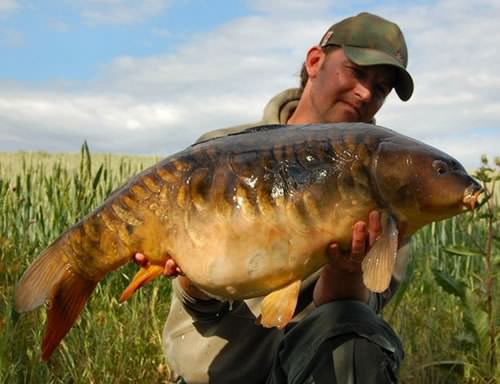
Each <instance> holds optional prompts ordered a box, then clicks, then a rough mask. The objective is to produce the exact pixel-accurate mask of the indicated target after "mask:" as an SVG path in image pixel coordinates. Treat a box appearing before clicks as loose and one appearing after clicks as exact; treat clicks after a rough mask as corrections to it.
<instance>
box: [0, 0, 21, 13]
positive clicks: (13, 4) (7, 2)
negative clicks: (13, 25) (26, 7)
mask: <svg viewBox="0 0 500 384" xmlns="http://www.w3.org/2000/svg"><path fill="white" fill-rule="evenodd" d="M18 7H19V4H18V3H17V1H16V0H0V14H2V13H4V12H10V11H13V10H15V9H17V8H18Z"/></svg>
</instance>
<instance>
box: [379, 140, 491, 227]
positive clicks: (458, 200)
mask: <svg viewBox="0 0 500 384" xmlns="http://www.w3.org/2000/svg"><path fill="white" fill-rule="evenodd" d="M374 166H375V168H376V169H375V171H374V174H375V178H376V180H375V183H376V185H377V187H378V192H379V194H380V199H381V200H382V201H383V204H384V205H386V206H388V207H389V209H390V210H391V211H392V212H393V213H395V214H396V217H397V218H398V220H400V221H404V222H405V224H406V227H407V232H408V234H410V233H412V232H414V231H416V230H417V229H419V228H420V227H422V226H424V225H426V224H429V223H431V222H434V221H439V220H443V219H446V218H449V217H452V216H455V215H457V214H460V213H462V212H465V211H467V210H472V209H474V208H475V206H476V203H477V200H478V197H479V195H480V194H481V192H482V187H481V185H480V184H479V183H478V182H477V181H476V180H474V179H473V178H472V177H471V176H470V175H469V174H468V173H467V171H466V170H465V169H464V167H463V166H462V165H461V164H460V163H459V162H458V161H457V160H456V159H454V158H453V157H451V156H449V155H448V154H446V153H444V152H442V151H440V150H438V149H436V148H434V147H431V146H428V145H426V144H423V143H420V142H418V141H416V140H413V139H409V138H406V137H404V136H403V137H402V138H399V137H398V138H396V139H395V140H393V141H388V142H383V143H381V144H380V146H379V148H378V151H377V155H376V159H375V162H374Z"/></svg>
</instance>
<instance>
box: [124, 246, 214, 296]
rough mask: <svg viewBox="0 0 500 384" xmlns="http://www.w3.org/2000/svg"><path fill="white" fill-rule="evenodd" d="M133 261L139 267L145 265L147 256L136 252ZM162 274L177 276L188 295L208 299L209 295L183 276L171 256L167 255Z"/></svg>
mask: <svg viewBox="0 0 500 384" xmlns="http://www.w3.org/2000/svg"><path fill="white" fill-rule="evenodd" d="M134 262H135V263H136V264H138V265H140V266H141V267H147V265H148V264H149V261H148V259H147V257H146V256H145V255H143V254H142V253H136V254H135V255H134ZM163 275H165V276H167V277H177V279H178V281H179V284H180V286H181V287H182V289H184V291H185V292H186V293H187V294H188V295H190V296H192V297H194V298H196V299H200V300H209V299H210V297H209V296H207V295H206V294H205V293H203V292H202V291H200V290H199V289H198V288H196V286H194V285H193V283H191V280H189V279H188V278H187V277H186V276H184V273H182V270H181V269H180V267H179V266H178V265H177V263H176V262H175V260H174V259H172V258H171V257H168V258H167V261H165V267H164V268H163Z"/></svg>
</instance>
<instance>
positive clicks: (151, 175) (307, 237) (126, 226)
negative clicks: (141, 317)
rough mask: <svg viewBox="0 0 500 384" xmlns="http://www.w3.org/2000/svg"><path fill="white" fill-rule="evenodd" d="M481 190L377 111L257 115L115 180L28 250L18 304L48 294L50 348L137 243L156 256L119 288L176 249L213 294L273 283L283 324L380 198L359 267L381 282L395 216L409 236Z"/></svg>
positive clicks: (270, 313)
mask: <svg viewBox="0 0 500 384" xmlns="http://www.w3.org/2000/svg"><path fill="white" fill-rule="evenodd" d="M480 191H481V187H480V185H479V184H478V183H477V182H476V181H474V180H473V179H472V178H471V177H470V176H468V175H467V172H466V171H465V170H464V168H463V167H462V166H461V165H460V164H459V163H458V162H457V161H456V160H454V159H453V158H451V157H450V156H448V155H447V154H445V153H443V152H441V151H439V150H437V149H435V148H433V147H430V146H428V145H425V144H423V143H421V142H419V141H416V140H414V139H411V138H409V137H406V136H403V135H400V134H398V133H396V132H394V131H392V130H389V129H385V128H382V127H378V126H375V125H369V124H362V123H358V124H333V125H332V124H330V125H309V126H264V127H260V128H255V129H252V130H249V131H245V132H242V133H238V134H233V135H229V136H226V137H222V138H217V139H212V140H208V141H206V142H201V143H198V144H195V145H193V146H190V147H188V148H187V149H185V150H183V151H181V152H179V153H176V154H174V155H172V156H170V157H168V158H166V159H164V160H163V161H160V162H159V163H158V164H156V165H154V166H152V167H151V168H149V169H147V170H145V171H143V172H141V173H140V174H138V175H137V176H135V177H133V178H132V179H131V180H130V181H128V182H127V183H126V184H125V185H124V186H122V187H121V188H119V189H117V190H116V191H114V192H113V193H112V194H111V195H110V196H109V197H108V198H107V200H106V201H105V202H104V203H103V204H102V205H101V206H100V207H99V208H97V209H96V210H95V211H93V212H92V213H90V214H89V215H88V216H86V217H85V218H83V219H82V220H81V221H80V222H78V223H77V224H75V225H74V226H72V227H71V228H69V229H68V230H67V231H66V232H64V233H63V234H62V235H61V236H60V237H59V238H58V239H56V240H55V241H54V243H53V244H52V245H50V246H49V247H48V248H47V249H46V250H45V251H43V252H42V253H41V255H40V256H39V257H38V258H37V259H36V260H35V261H34V262H33V264H32V265H31V266H30V267H29V268H28V270H27V271H26V272H25V273H24V275H23V276H22V278H21V280H20V281H19V283H18V286H17V290H16V308H17V310H18V311H21V312H22V311H29V310H32V309H34V308H36V307H38V306H39V305H41V304H42V303H44V302H46V301H47V302H48V320H47V328H46V332H45V336H44V340H43V343H42V350H43V353H42V357H43V359H48V358H49V356H50V354H51V353H52V351H53V350H54V348H55V347H56V346H57V345H58V344H59V342H60V341H61V339H62V338H63V337H64V335H65V334H66V333H67V332H68V330H69V329H70V328H71V326H72V324H73V323H74V321H75V320H76V318H77V317H78V314H79V313H80V311H81V309H82V307H83V306H84V305H85V302H86V301H87V299H88V297H89V295H90V294H91V292H92V290H93V289H94V288H95V286H96V284H97V283H98V282H99V281H100V280H101V279H102V278H103V276H104V275H105V274H106V273H108V272H111V271H113V270H115V269H117V268H118V267H120V266H122V265H124V264H126V263H128V262H131V261H132V258H133V255H134V254H135V253H136V252H141V253H143V254H145V255H147V257H148V259H149V261H150V264H149V265H148V266H147V267H143V268H142V269H141V270H139V272H138V273H137V275H136V276H135V278H134V279H133V281H132V283H131V284H130V286H129V288H128V289H127V290H126V291H125V293H124V294H123V296H122V299H126V298H127V297H128V296H129V295H130V294H131V293H132V292H133V291H134V290H135V289H136V288H138V287H139V286H140V285H142V284H143V283H145V282H147V281H149V280H151V279H152V278H154V277H156V276H158V275H160V274H161V270H162V267H163V265H164V264H165V261H166V259H167V258H168V257H172V258H173V259H174V260H175V262H176V263H177V264H178V265H179V267H180V268H181V269H182V271H183V273H184V274H185V275H186V276H187V277H188V278H189V279H190V280H191V281H192V282H193V283H194V284H195V285H196V286H197V287H198V288H200V289H201V290H203V291H204V292H206V293H208V294H209V295H211V296H213V297H217V298H222V299H226V300H237V299H243V298H249V297H257V296H265V295H267V296H266V298H265V299H264V300H263V304H262V310H261V312H262V314H261V321H262V324H263V325H265V326H268V327H271V326H278V327H282V326H284V325H285V324H286V323H287V322H288V321H289V319H290V318H291V317H292V314H293V310H294V307H295V304H296V300H297V295H298V292H299V286H300V281H301V280H303V279H304V278H305V277H307V276H308V275H310V274H312V273H313V272H314V271H316V270H318V269H319V268H320V267H321V266H323V265H324V264H325V263H326V262H327V258H326V255H325V253H326V248H327V245H328V244H329V243H330V242H332V241H336V242H338V243H339V244H340V245H341V247H343V248H346V249H347V248H349V245H350V243H351V234H352V226H353V223H355V222H356V221H359V220H366V219H367V217H368V214H369V212H370V211H371V210H374V209H377V210H379V211H381V212H382V213H383V215H382V217H383V218H384V219H383V223H382V224H383V225H382V227H383V233H382V235H381V236H380V238H379V239H378V240H377V241H376V242H375V244H374V246H373V247H372V248H371V250H370V252H369V253H368V255H367V256H366V257H365V259H364V261H363V265H362V267H363V273H364V281H365V284H366V286H367V287H368V288H369V289H371V290H373V291H383V290H384V289H386V288H387V286H388V285H389V281H390V278H391V274H392V271H393V266H394V262H395V257H396V252H397V243H398V242H397V238H398V227H399V228H404V231H405V233H404V236H409V235H411V234H412V233H414V232H415V231H416V230H417V229H419V228H421V227H422V226H424V225H426V224H428V223H431V222H433V221H437V220H441V219H445V218H448V217H451V216H454V215H456V214H459V213H461V212H463V211H465V210H467V209H472V208H474V205H475V203H476V200H477V197H478V195H479V193H480ZM400 235H401V234H400Z"/></svg>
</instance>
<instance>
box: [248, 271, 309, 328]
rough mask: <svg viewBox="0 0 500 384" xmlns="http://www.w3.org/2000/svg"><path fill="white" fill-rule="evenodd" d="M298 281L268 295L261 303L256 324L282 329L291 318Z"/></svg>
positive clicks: (297, 295) (297, 293)
mask: <svg viewBox="0 0 500 384" xmlns="http://www.w3.org/2000/svg"><path fill="white" fill-rule="evenodd" d="M299 290H300V280H296V281H294V282H292V283H291V284H289V285H287V286H286V287H284V288H281V289H279V290H277V291H274V292H271V293H270V294H268V295H267V296H266V297H264V299H263V300H262V303H261V306H260V308H261V315H260V316H259V318H258V319H257V322H258V323H259V324H261V325H262V326H264V327H266V328H271V327H277V328H279V329H282V328H283V327H285V326H286V325H287V324H288V322H289V321H290V320H291V318H292V317H293V314H294V312H295V307H296V306H297V299H298V297H299Z"/></svg>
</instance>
